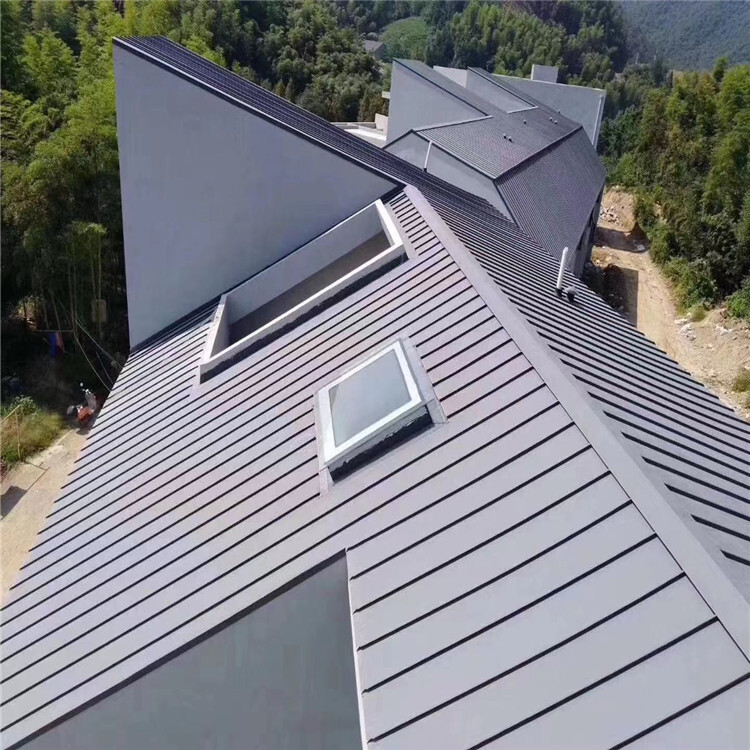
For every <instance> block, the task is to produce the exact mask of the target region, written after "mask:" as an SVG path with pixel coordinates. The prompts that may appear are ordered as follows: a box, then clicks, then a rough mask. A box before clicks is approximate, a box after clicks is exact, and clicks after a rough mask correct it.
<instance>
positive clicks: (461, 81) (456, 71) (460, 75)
mask: <svg viewBox="0 0 750 750" xmlns="http://www.w3.org/2000/svg"><path fill="white" fill-rule="evenodd" d="M432 69H433V70H434V71H437V72H438V73H440V75H443V76H445V77H446V78H450V79H451V81H453V82H454V83H457V84H458V85H459V86H466V77H467V74H468V72H469V71H468V70H465V69H464V68H444V67H443V66H442V65H433V66H432Z"/></svg>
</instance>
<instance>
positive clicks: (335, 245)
mask: <svg viewBox="0 0 750 750" xmlns="http://www.w3.org/2000/svg"><path fill="white" fill-rule="evenodd" d="M405 259H406V249H405V247H404V243H403V240H402V239H401V236H400V235H399V233H398V230H397V229H396V225H395V224H394V222H393V220H392V219H391V217H390V215H389V214H388V212H387V210H386V209H385V207H384V206H383V203H382V202H381V201H379V200H378V201H375V202H374V203H372V204H370V205H369V206H367V207H366V208H364V209H362V210H361V211H358V212H357V213H356V214H354V215H353V216H350V217H349V218H348V219H346V220H345V221H343V222H341V223H340V224H337V225H336V226H335V227H333V228H332V229H329V230H328V231H327V232H324V233H323V234H321V235H319V236H318V237H316V238H315V239H313V240H311V241H310V242H308V243H307V244H306V245H304V246H302V247H300V248H298V249H297V250H295V251H294V252H293V253H291V254H290V255H288V256H286V257H285V258H283V259H282V260H280V261H278V262H277V263H275V264H273V265H272V266H270V267H268V268H266V269H265V270H264V271H261V272H260V273H259V274H257V275H256V276H254V277H253V278H251V279H249V280H248V281H246V282H244V283H243V284H240V286H238V287H236V288H235V289H233V290H231V291H230V292H228V293H227V294H224V295H223V296H222V298H221V300H220V302H219V305H218V307H217V310H216V314H215V315H214V321H213V325H212V328H211V333H210V335H209V339H208V342H207V344H206V349H205V351H204V356H203V360H202V362H201V366H200V370H201V379H203V380H205V379H206V378H207V377H210V376H211V375H213V374H215V373H216V372H218V371H220V370H221V369H223V368H224V367H227V366H228V365H229V364H231V363H232V362H233V361H234V360H235V359H238V358H240V357H241V356H244V355H245V354H247V353H250V352H251V351H254V350H255V349H257V348H258V347H260V346H262V345H264V344H266V343H267V342H268V341H269V340H270V339H271V338H275V337H277V336H280V335H282V334H284V333H286V331H288V330H289V329H291V328H293V327H295V326H297V325H299V324H300V323H302V322H303V321H304V320H306V319H307V318H309V317H311V316H312V315H314V314H316V313H318V312H320V311H321V310H322V309H323V308H324V307H327V306H329V305H332V304H334V303H335V302H337V301H338V300H340V299H342V298H343V297H345V296H347V295H349V294H352V293H353V292H355V291H356V290H357V289H359V288H360V287H361V286H363V285H364V284H366V283H368V282H369V281H371V280H372V279H373V278H375V277H376V276H378V275H380V274H382V273H385V272H386V271H388V270H389V269H390V268H392V267H393V266H395V265H398V264H399V263H401V262H403V261H404V260H405Z"/></svg>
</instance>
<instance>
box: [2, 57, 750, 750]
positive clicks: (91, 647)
mask: <svg viewBox="0 0 750 750" xmlns="http://www.w3.org/2000/svg"><path fill="white" fill-rule="evenodd" d="M172 46H173V45H171V44H168V45H167V46H166V49H167V50H171V48H172ZM165 54H166V53H165ZM170 54H172V53H171V52H170ZM186 54H187V55H188V56H189V53H186ZM193 57H196V56H193ZM204 65H207V66H208V70H209V71H210V72H211V74H212V75H213V74H214V73H216V71H217V70H219V69H216V67H215V66H212V65H211V64H210V63H204V62H200V58H197V59H196V60H195V61H194V67H193V68H192V71H193V72H192V74H197V73H199V72H200V70H201V69H202V68H203V66H204ZM207 75H208V74H207ZM216 75H217V76H218V73H216ZM228 75H231V74H228ZM212 80H213V79H212ZM240 81H241V79H238V78H236V77H232V83H233V86H236V89H233V92H234V93H233V94H232V95H233V96H235V95H237V96H243V97H246V98H247V99H251V100H252V102H253V104H252V106H253V107H263V106H264V104H263V101H265V97H266V96H267V95H268V94H267V92H264V93H263V95H262V98H261V95H260V94H257V92H256V89H257V88H258V87H253V86H252V84H249V83H248V82H241V83H240ZM212 85H214V84H212ZM268 96H270V95H268ZM273 101H274V106H275V107H276V108H277V110H275V115H274V116H275V117H278V118H279V120H280V122H281V123H283V126H285V127H290V128H300V129H302V130H304V129H305V128H306V127H307V126H308V123H310V128H311V129H312V128H313V126H314V127H315V128H316V129H319V131H318V130H316V131H315V132H316V133H318V132H324V134H325V138H324V139H323V138H322V137H321V142H320V144H321V146H324V147H327V148H336V144H337V143H345V144H346V149H343V148H342V153H344V154H347V155H349V156H350V157H352V158H357V159H358V160H362V161H363V162H364V163H369V164H370V165H372V167H373V168H377V169H387V168H388V167H389V166H391V165H392V166H393V167H394V172H395V171H396V170H397V174H396V173H394V175H393V176H394V177H397V179H403V177H398V176H397V175H404V176H406V175H407V174H409V173H411V174H414V172H416V175H415V179H414V182H411V183H410V184H411V185H414V184H417V187H418V188H419V190H415V189H414V188H413V187H407V188H406V191H405V192H404V193H400V194H399V195H397V196H396V197H394V198H392V199H391V200H390V201H389V206H390V209H391V210H392V211H393V215H394V217H395V219H396V221H397V223H398V224H399V226H400V227H401V229H402V231H403V232H404V233H405V234H406V235H407V236H408V238H409V241H410V242H411V244H412V245H413V247H414V248H415V250H416V252H417V254H418V255H417V257H416V258H415V259H414V261H413V262H411V263H408V264H405V265H402V266H400V267H399V268H397V269H394V270H393V271H391V272H390V273H389V274H388V275H386V276H384V277H382V278H381V279H379V280H378V281H376V282H374V283H373V284H371V285H368V286H367V287H365V288H363V289H361V290H359V291H358V292H356V293H355V294H354V295H352V296H351V297H348V298H346V299H344V300H342V301H340V302H339V303H337V304H336V305H335V306H334V307H332V308H330V309H328V310H326V311H325V312H323V313H321V314H320V315H319V316H316V317H315V318H314V319H312V320H309V321H307V322H305V323H303V324H302V325H301V326H299V327H298V328H296V329H294V330H293V331H290V332H289V333H287V334H286V335H284V336H283V337H281V338H279V339H277V340H276V341H274V342H272V343H271V344H269V345H268V347H266V348H264V349H263V350H261V351H258V352H255V353H254V354H251V355H250V356H248V357H247V358H246V359H244V360H242V361H240V362H238V363H237V364H235V365H234V366H233V367H231V368H229V369H228V370H226V371H225V372H223V373H221V374H220V375H218V376H216V377H215V378H213V379H211V380H210V381H207V382H206V383H204V384H202V385H200V386H197V385H196V372H197V365H198V361H199V359H200V357H201V354H202V350H203V345H204V343H205V339H206V336H207V330H208V325H209V321H210V319H211V315H212V312H213V305H211V306H208V307H207V308H204V309H202V310H198V311H196V312H195V313H194V314H192V315H191V316H188V317H187V318H185V319H184V320H182V321H179V322H177V323H176V324H175V325H174V326H172V327H171V328H170V329H169V330H167V331H166V332H164V333H163V334H161V335H159V336H157V337H154V338H153V339H152V340H151V341H149V342H147V343H146V344H144V345H143V346H142V347H139V349H138V350H136V351H134V352H133V353H132V354H131V356H130V358H129V360H128V362H127V364H126V366H125V368H124V369H123V372H122V373H121V375H120V377H119V378H118V381H117V383H116V385H115V388H114V389H113V392H112V394H111V396H110V398H109V399H108V401H107V403H106V405H105V407H104V410H103V412H102V414H101V415H100V418H99V420H98V421H97V424H96V426H95V427H94V429H93V430H92V433H91V435H90V437H89V440H88V442H87V446H86V448H85V450H84V452H83V454H82V456H81V458H80V460H79V461H78V463H77V465H76V469H75V470H74V472H73V474H72V475H71V478H70V482H69V484H68V485H67V486H66V488H65V491H64V493H63V495H62V496H61V497H60V498H59V499H58V501H57V503H56V505H55V508H54V511H53V513H52V514H51V515H50V517H49V518H48V521H47V524H46V526H45V529H44V531H43V533H42V536H41V537H40V540H39V543H38V545H37V546H36V547H35V549H34V550H33V551H32V554H31V557H30V560H29V562H28V563H27V565H26V566H25V567H24V569H23V571H22V575H21V578H20V580H19V582H18V584H17V585H16V586H15V587H14V588H13V598H12V599H11V600H10V602H9V603H8V604H7V605H6V606H5V607H3V645H2V655H3V725H4V726H3V730H4V731H3V745H4V746H5V747H7V746H10V745H12V744H14V743H17V742H22V741H24V740H25V739H27V738H29V737H30V736H33V734H34V733H35V732H37V731H39V730H42V729H43V728H44V727H46V726H48V725H49V724H50V723H51V722H54V721H56V720H58V719H60V718H61V717H64V716H65V715H67V714H68V713H70V712H73V711H76V710H78V709H79V708H81V707H82V706H85V705H86V704H87V703H89V702H92V701H95V700H96V699H97V698H98V697H100V696H102V695H103V694H104V693H105V692H106V691H108V690H113V689H115V688H116V687H117V686H118V685H120V684H122V683H123V681H125V680H127V679H130V678H132V677H133V676H135V675H137V674H138V673H139V672H141V671H142V670H146V669H149V668H153V667H154V666H155V665H157V664H158V663H159V661H160V660H161V659H163V658H166V657H167V656H168V655H170V654H172V653H174V652H175V651H176V650H177V649H180V648H183V647H185V646H187V645H189V644H190V643H192V642H194V641H195V639H198V638H200V637H201V636H202V635H203V634H205V633H206V632H208V631H209V630H210V629H211V628H213V627H215V626H217V625H220V624H221V623H222V622H225V621H226V620H227V619H228V618H229V617H231V616H233V615H236V614H238V613H241V612H243V611H245V610H246V609H247V608H248V607H250V606H252V604H253V603H255V602H257V601H259V600H260V599H262V598H263V597H264V596H266V595H269V594H271V593H272V592H274V591H276V590H278V589H279V588H280V587H281V586H283V585H284V584H286V583H288V582H289V581H292V580H294V579H295V578H296V577H297V576H298V575H299V574H301V573H303V572H304V571H306V570H308V569H310V568H311V567H312V566H314V565H316V564H318V563H320V562H322V561H324V560H327V559H330V558H331V557H332V556H334V555H336V554H337V553H339V552H340V551H341V550H342V549H346V550H347V562H348V566H349V575H350V591H351V602H352V608H353V623H354V640H355V645H356V648H357V664H358V670H359V675H360V683H361V688H362V691H363V692H362V705H363V709H364V722H365V727H364V729H365V734H366V737H367V739H368V740H369V744H371V745H372V746H373V748H376V747H384V748H391V747H394V748H395V747H410V748H424V747H430V748H442V747H459V746H460V747H480V746H497V747H499V746H509V747H513V748H516V747H523V746H528V747H539V746H545V747H552V746H566V747H584V746H603V745H607V746H620V745H622V744H625V743H629V742H631V741H635V740H638V741H640V742H642V743H648V742H651V741H653V742H657V744H659V742H663V743H664V744H668V743H670V742H673V743H674V745H675V746H680V747H681V746H683V745H682V743H681V742H680V738H684V737H685V736H686V734H687V735H689V736H690V737H702V738H704V739H705V740H706V744H707V745H709V744H715V743H713V740H714V739H715V738H716V737H719V736H720V737H721V738H722V743H721V744H722V746H725V747H732V746H736V747H744V746H747V742H748V728H747V724H746V722H745V723H743V717H744V718H745V719H746V711H745V709H744V706H743V705H742V698H743V697H744V696H745V695H746V689H747V684H748V677H749V676H750V664H749V663H748V659H747V656H746V654H747V651H748V637H747V633H746V628H747V611H748V610H747V606H746V604H747V603H746V602H745V600H743V599H742V598H741V597H740V596H739V594H737V589H736V588H735V587H734V586H732V585H731V583H730V580H729V579H732V580H735V579H734V571H735V569H733V568H730V567H729V566H728V563H729V562H731V561H730V560H729V558H727V557H726V555H725V552H726V551H727V550H728V549H730V547H729V544H730V543H729V542H728V541H726V540H725V537H732V539H733V540H735V539H738V538H739V537H737V536H736V535H734V536H733V535H732V534H731V533H728V532H724V534H725V536H724V537H721V539H723V540H724V541H722V542H721V543H717V541H716V538H715V537H714V536H711V535H706V532H705V529H709V528H710V529H711V531H712V532H714V531H716V530H715V529H714V528H713V527H708V526H706V524H705V523H703V522H702V521H701V520H693V515H695V516H697V517H698V518H702V519H703V520H710V521H711V522H712V523H713V522H714V521H715V520H717V519H720V520H721V521H722V523H717V524H716V525H718V526H722V525H723V527H724V528H725V529H732V530H735V529H739V528H740V525H739V524H740V522H743V523H744V521H742V518H741V516H742V512H741V511H742V509H744V508H745V506H746V505H747V497H748V496H747V494H746V493H744V490H743V487H746V486H747V483H746V480H745V479H744V478H743V477H746V476H747V466H748V451H747V450H746V447H747V445H748V442H747V438H748V435H750V428H749V427H748V426H747V425H745V424H744V423H742V422H741V421H740V420H738V419H737V418H736V417H734V416H733V415H732V413H731V412H730V411H729V410H728V409H726V407H723V406H722V405H721V404H719V402H718V401H717V400H716V399H714V398H713V397H712V396H710V395H709V394H708V393H707V392H706V391H705V389H702V388H701V387H700V386H699V385H698V384H697V383H695V382H694V381H692V380H691V379H690V377H689V376H688V375H687V374H686V373H684V372H683V371H681V370H680V369H679V368H678V367H677V365H676V364H674V363H673V362H672V361H671V360H669V359H668V358H667V357H666V355H663V354H662V353H661V352H659V351H658V350H657V349H656V348H655V347H654V346H653V345H651V344H650V343H648V342H647V341H646V340H645V339H644V338H643V337H642V336H640V334H638V333H637V332H636V331H634V329H632V327H630V326H629V324H627V323H626V322H625V321H624V320H623V319H622V318H620V317H619V316H617V315H616V314H615V313H614V312H612V311H611V310H610V309H609V308H608V307H607V306H606V305H605V304H604V303H602V302H601V301H600V300H598V298H596V297H595V295H593V294H592V293H590V292H588V291H587V290H586V289H585V288H583V287H582V286H580V285H578V287H579V291H578V302H577V303H576V304H575V305H571V304H569V303H567V302H565V301H561V300H559V299H558V298H557V297H556V296H555V295H554V294H553V292H552V280H553V279H554V272H555V270H556V263H555V262H554V260H553V259H552V258H550V257H549V255H547V254H546V253H545V252H544V251H542V250H541V248H539V246H538V245H535V244H534V243H533V242H531V241H528V240H524V239H523V235H521V234H520V233H519V232H518V230H517V229H516V228H515V227H512V225H509V223H508V222H507V221H504V220H502V219H501V218H500V216H499V214H497V212H496V211H494V209H492V208H491V207H490V206H489V205H488V204H486V203H485V202H483V201H481V200H479V199H475V198H473V197H469V196H466V195H465V194H460V193H457V192H456V191H455V189H453V188H452V187H451V186H447V185H445V184H444V183H442V182H441V181H439V180H436V179H434V178H429V179H427V178H425V179H423V180H422V181H421V184H418V177H419V174H420V170H414V171H413V172H410V170H409V168H408V165H404V166H402V165H403V164H404V163H403V162H400V161H399V160H398V159H395V157H391V158H390V159H388V158H382V159H381V160H380V161H378V160H377V157H376V154H382V152H380V151H379V150H378V149H375V148H372V149H370V147H366V148H363V146H367V144H360V142H358V141H357V139H356V138H354V137H352V136H347V135H346V134H345V133H343V132H342V131H339V130H338V129H336V128H335V127H332V126H330V130H327V129H326V128H324V127H323V126H322V125H321V124H320V123H321V122H322V121H318V119H317V118H313V119H312V120H306V119H305V118H303V117H301V116H299V114H298V110H297V108H293V107H291V105H288V103H285V102H283V100H278V99H276V98H275V97H273ZM243 106H244V105H243ZM305 137H307V138H309V139H310V140H317V135H316V134H314V133H309V132H306V133H305ZM394 159H395V161H394ZM376 164H377V166H375V165H376ZM420 191H421V192H420ZM425 198H426V200H425ZM436 211H437V212H436ZM441 217H442V218H441ZM466 248H468V249H469V250H470V251H471V253H472V254H473V256H472V255H470V254H469V253H468V252H467V250H466ZM477 260H478V261H479V263H481V266H482V267H483V268H482V267H480V265H479V263H477V262H476V261H477ZM571 281H572V279H571ZM495 282H497V283H495ZM532 326H533V329H535V330H532ZM398 335H408V336H409V337H410V338H411V340H412V341H413V342H414V344H415V346H416V348H417V351H418V353H419V355H420V357H421V359H422V361H423V363H424V365H425V367H426V369H427V372H428V374H429V377H430V380H431V381H432V383H433V385H434V387H435V390H436V392H437V395H438V397H439V398H440V400H441V403H442V406H443V408H444V409H445V412H446V414H447V416H448V422H447V423H446V424H444V425H441V426H439V427H438V428H436V429H433V430H430V431H428V432H426V433H424V434H422V435H420V436H419V437H417V438H415V439H413V440H411V441H409V442H407V443H405V444H403V445H402V446H400V447H399V449H397V450H394V451H392V452H391V453H389V454H387V455H385V456H383V457H381V458H380V459H378V460H376V461H374V462H373V463H372V464H371V465H369V466H367V467H366V468H363V469H362V470H360V471H358V472H356V473H354V474H352V475H351V476H349V477H348V478H347V479H346V480H345V481H343V482H341V483H340V484H339V485H338V486H337V487H335V488H334V490H333V491H330V492H328V493H327V494H326V495H324V496H321V494H320V483H319V481H318V476H317V466H318V465H317V453H316V448H315V429H314V416H313V395H314V393H315V391H316V390H317V388H319V387H320V386H321V385H323V384H325V383H326V382H329V381H330V380H331V379H333V378H335V377H336V375H337V374H340V373H341V372H342V371H344V370H345V369H346V368H347V367H349V366H350V365H351V364H352V363H354V362H356V361H358V360H359V359H360V358H363V357H365V356H366V355H367V354H368V353H369V352H372V351H373V350H375V349H376V348H377V347H379V346H381V345H383V344H384V343H386V342H388V341H390V340H391V339H392V338H394V337H395V336H398ZM545 342H546V343H545ZM613 344H616V346H613ZM571 375H572V376H574V377H575V380H577V381H578V382H577V383H576V382H575V381H574V378H573V377H572V376H571ZM589 381H591V382H589ZM592 383H593V384H592ZM587 393H588V394H589V396H590V397H589V396H586V395H585V394H587ZM144 400H146V401H148V402H150V403H154V402H157V403H159V413H158V419H157V420H155V419H154V413H153V410H143V409H142V408H141V406H142V404H143V402H144ZM599 407H601V411H600V408H599ZM602 412H603V413H602ZM607 420H608V421H607ZM621 436H622V437H624V438H625V441H626V442H627V444H628V445H629V447H630V451H632V454H631V452H630V451H629V450H626V449H625V447H624V446H623V444H622V443H621V442H620V437H621ZM644 460H645V462H646V464H645V465H644V463H643V462H644ZM660 465H664V466H666V467H668V468H667V469H666V470H664V469H663V468H660ZM645 472H649V473H648V474H647V473H645ZM662 472H664V473H662ZM664 482H666V483H667V484H669V485H676V486H679V487H681V488H683V490H684V492H685V495H680V494H678V493H676V492H675V491H674V490H672V489H669V490H668V489H667V488H666V486H665V484H664ZM743 482H744V484H743ZM709 488H710V490H709ZM743 493H744V494H743ZM687 494H690V495H691V496H694V497H699V498H700V499H698V500H689V501H688V500H685V499H684V497H685V496H686V495H687ZM676 516H679V517H680V518H682V519H683V521H684V523H681V522H680V521H679V520H677V518H676ZM688 532H689V533H688ZM696 540H698V541H700V544H698V542H697V541H696ZM701 545H702V546H701ZM722 545H723V546H722ZM731 549H732V550H735V551H739V550H738V548H737V547H731ZM744 549H745V548H743V550H744ZM742 554H746V553H745V552H744V551H743V552H742ZM714 561H716V562H718V563H719V564H720V565H721V568H718V567H716V566H714V565H713V562H714ZM733 564H734V563H733ZM736 564H737V565H739V563H736ZM725 574H726V575H725ZM726 576H729V578H727V577H726ZM735 585H736V586H739V583H737V581H736V580H735ZM743 650H744V652H745V653H743ZM737 696H739V699H738V697H737ZM654 738H658V739H654Z"/></svg>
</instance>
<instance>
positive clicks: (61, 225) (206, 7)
mask: <svg viewBox="0 0 750 750" xmlns="http://www.w3.org/2000/svg"><path fill="white" fill-rule="evenodd" d="M0 11H1V12H2V19H1V20H2V44H1V46H2V98H1V99H0V119H1V125H2V167H3V169H2V300H3V306H4V309H3V312H4V313H7V312H8V310H9V309H10V308H15V307H16V306H17V305H18V304H19V302H20V301H21V300H25V301H26V303H27V304H26V310H27V311H31V312H32V313H34V314H35V317H36V319H37V320H36V322H37V325H38V327H39V328H44V329H54V330H64V331H72V332H73V336H74V337H75V343H76V345H77V347H79V348H80V349H81V350H83V352H84V354H85V353H86V351H87V350H88V355H87V356H88V357H89V359H90V360H91V361H92V362H93V364H94V365H95V366H96V367H97V369H98V370H103V372H101V374H102V375H105V376H106V370H107V369H108V366H109V365H108V363H107V362H106V358H105V359H104V361H101V360H99V359H98V357H99V355H100V353H101V352H100V350H99V349H98V348H97V346H96V345H95V344H94V343H93V338H91V337H92V336H93V337H94V338H95V339H96V340H97V342H98V343H99V344H103V345H104V348H105V349H107V350H109V351H112V350H114V351H119V352H124V351H126V350H127V317H126V309H125V288H124V265H123V240H122V219H121V214H120V191H119V172H118V167H119V165H118V154H117V130H116V122H115V89H114V77H113V69H112V37H114V36H123V35H124V36H127V35H134V34H140V35H153V34H163V35H166V36H168V37H170V38H172V39H174V40H175V41H177V42H180V43H181V44H184V45H185V46H187V47H189V48H190V49H192V50H193V51H195V52H198V53H199V54H201V55H204V56H205V57H207V58H209V59H211V60H213V61H215V62H217V63H218V64H220V65H224V66H227V67H230V68H231V69H232V70H234V71H235V72H237V73H238V74H240V75H242V76H245V77H246V78H249V79H250V80H253V81H255V82H258V83H261V84H262V85H264V86H266V87H267V88H269V89H274V90H275V91H276V92H277V93H278V94H280V95H281V96H285V97H287V98H288V99H290V100H294V101H296V102H298V103H299V104H300V105H302V106H303V107H305V108H307V109H309V110H311V111H313V112H315V113H317V114H319V115H321V116H323V117H326V118H328V119H330V120H356V119H358V118H359V117H361V118H362V119H372V117H373V116H374V114H375V112H376V111H379V110H380V108H381V107H382V106H383V99H382V97H381V91H382V88H383V83H382V74H381V70H380V66H379V64H378V63H377V61H376V60H375V59H374V58H373V57H372V56H371V55H368V54H367V53H366V52H365V50H364V47H363V45H362V42H361V38H360V37H359V36H358V35H357V33H356V32H355V31H354V29H352V28H342V27H341V26H340V25H339V23H338V22H337V7H336V6H335V5H333V4H324V3H316V2H312V1H311V0H308V1H306V2H301V3H295V2H253V3H240V2H239V1H238V0H220V1H219V2H209V1H208V0H139V2H133V1H132V0H126V1H125V2H124V3H123V2H117V3H115V2H113V1H112V0H102V1H101V2H96V3H90V2H75V1H74V0H54V1H52V0H50V1H49V2H44V3H41V2H36V3H34V2H30V1H24V2H22V1H19V0H3V2H2V4H1V5H0ZM99 299H102V300H104V301H105V302H106V305H107V315H106V321H105V320H104V317H103V316H101V319H100V317H99V316H98V312H97V311H98V310H99V309H100V307H99V303H96V302H94V301H95V300H99ZM89 334H91V336H89ZM4 347H5V342H4Z"/></svg>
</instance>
